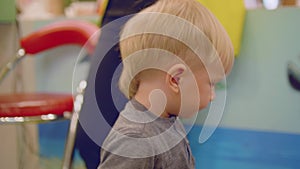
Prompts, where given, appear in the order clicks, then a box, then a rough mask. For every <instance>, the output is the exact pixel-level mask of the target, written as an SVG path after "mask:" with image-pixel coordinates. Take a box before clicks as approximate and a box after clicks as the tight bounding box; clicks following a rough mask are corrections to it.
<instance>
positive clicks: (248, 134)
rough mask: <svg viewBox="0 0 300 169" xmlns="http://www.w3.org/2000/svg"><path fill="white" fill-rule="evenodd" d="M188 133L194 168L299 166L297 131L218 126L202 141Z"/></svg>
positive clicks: (196, 129) (195, 133)
mask: <svg viewBox="0 0 300 169" xmlns="http://www.w3.org/2000/svg"><path fill="white" fill-rule="evenodd" d="M201 129H202V127H201V126H194V127H193V128H192V130H191V131H190V132H189V134H188V138H189V140H190V145H191V149H192V153H193V155H194V157H195V161H196V169H299V168H300V135H297V134H285V133H275V132H259V131H250V130H237V129H227V128H218V129H217V130H216V131H215V133H214V134H213V135H212V137H211V138H210V139H209V140H208V141H207V142H205V143H204V144H199V142H198V137H199V135H200V131H201Z"/></svg>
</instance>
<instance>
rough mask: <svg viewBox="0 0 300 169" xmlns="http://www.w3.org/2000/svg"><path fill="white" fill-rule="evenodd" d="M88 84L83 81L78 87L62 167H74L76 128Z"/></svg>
mask: <svg viewBox="0 0 300 169" xmlns="http://www.w3.org/2000/svg"><path fill="white" fill-rule="evenodd" d="M86 86H87V82H86V81H81V82H80V83H79V86H78V88H77V92H78V94H77V95H76V98H75V101H74V111H73V114H72V117H71V121H70V126H69V131H68V136H67V140H66V145H65V153H64V158H63V162H62V169H71V167H72V162H73V154H74V146H75V139H76V130H77V126H78V122H79V121H78V117H79V113H80V111H81V106H82V103H83V94H84V90H85V88H86Z"/></svg>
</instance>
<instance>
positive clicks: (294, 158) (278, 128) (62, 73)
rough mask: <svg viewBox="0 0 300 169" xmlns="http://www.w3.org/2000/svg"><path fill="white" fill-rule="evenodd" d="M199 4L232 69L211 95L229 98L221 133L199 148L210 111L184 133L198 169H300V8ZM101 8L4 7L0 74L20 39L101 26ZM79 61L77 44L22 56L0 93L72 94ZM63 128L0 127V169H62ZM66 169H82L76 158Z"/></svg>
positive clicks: (230, 0) (298, 2) (39, 0)
mask: <svg viewBox="0 0 300 169" xmlns="http://www.w3.org/2000/svg"><path fill="white" fill-rule="evenodd" d="M199 1H200V2H201V3H203V4H204V5H205V6H207V7H208V8H209V9H210V10H211V11H212V12H213V13H214V14H215V15H216V16H217V17H218V18H219V19H220V21H221V23H222V24H223V25H224V27H225V28H226V30H227V31H228V33H229V34H230V37H231V40H232V41H233V43H234V48H235V55H236V61H235V64H234V68H233V70H232V73H231V74H230V76H229V77H228V78H227V86H226V88H224V87H219V88H218V91H217V95H218V92H224V90H225V89H226V90H227V100H226V106H225V111H224V114H223V117H222V120H221V123H220V126H219V127H218V128H217V130H216V132H215V133H214V134H213V135H212V137H211V138H210V139H209V140H208V141H207V142H205V143H204V144H200V143H199V141H198V140H199V135H200V132H201V129H202V125H203V123H204V121H205V119H206V117H207V112H208V110H209V108H208V109H206V110H203V111H202V112H200V114H199V115H198V117H197V119H196V125H195V126H193V128H192V129H191V131H190V133H189V135H188V138H189V140H190V143H191V147H192V151H193V154H194V156H195V158H196V168H197V169H198V168H199V169H200V168H201V169H227V168H228V169H232V168H239V169H299V168H300V122H299V121H300V104H299V103H300V90H299V88H300V87H299V86H300V47H299V44H300V33H299V30H300V21H299V17H300V8H299V7H300V0H226V1H221V0H199ZM107 3H108V2H107V0H98V1H95V0H85V1H83V0H15V1H13V0H1V1H0V37H1V39H0V68H1V67H3V66H4V65H5V63H6V62H7V61H8V60H9V59H10V58H11V57H13V56H14V55H15V52H16V51H17V50H18V49H19V47H20V46H19V39H20V38H21V37H24V36H26V35H28V34H30V33H32V32H34V31H36V30H39V29H41V28H42V27H44V26H46V25H49V24H51V23H54V22H56V21H64V20H70V19H75V20H83V21H88V22H91V23H94V24H95V25H97V26H99V28H100V25H101V19H102V17H103V15H104V13H105V10H106V5H107ZM124 8H126V4H125V5H124ZM78 57H79V58H80V59H79V60H78V59H77V58H78ZM86 57H87V53H84V52H83V53H82V52H81V47H79V46H76V45H64V46H60V47H56V48H53V49H49V50H47V51H44V52H42V53H39V54H38V56H35V57H26V58H25V59H24V60H23V61H22V62H21V63H20V64H19V65H18V66H17V67H16V68H15V69H14V71H13V72H11V74H10V75H9V76H8V77H7V78H6V79H5V80H4V81H3V82H2V83H1V84H0V86H1V87H0V93H1V94H4V93H16V92H37V91H42V92H43V91H46V92H49V91H51V92H63V93H72V92H73V91H72V81H73V72H74V67H75V66H76V72H77V73H76V77H77V78H79V77H80V78H86V77H87V75H88V70H89V64H90V63H89V59H88V58H86ZM185 124H186V125H187V126H188V125H189V122H186V123H185ZM68 126H69V122H68V121H59V122H54V123H49V124H47V123H45V124H26V125H25V124H24V125H21V127H20V125H0V138H1V144H0V150H1V151H0V169H7V168H11V169H17V168H23V169H49V168H51V169H52V168H53V169H54V168H55V169H56V168H59V167H60V166H61V161H62V158H63V152H64V146H65V140H66V134H67V130H68ZM73 168H76V169H84V168H86V166H85V162H84V160H83V159H82V158H81V156H80V155H79V153H78V152H77V150H75V161H74V165H73Z"/></svg>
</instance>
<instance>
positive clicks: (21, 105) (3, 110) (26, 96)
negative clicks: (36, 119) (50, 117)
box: [0, 93, 73, 117]
mask: <svg viewBox="0 0 300 169" xmlns="http://www.w3.org/2000/svg"><path fill="white" fill-rule="evenodd" d="M72 110H73V96H72V95H70V94H50V93H18V94H5V95H0V117H29V116H41V115H47V114H55V115H58V116H62V115H63V114H64V112H72Z"/></svg>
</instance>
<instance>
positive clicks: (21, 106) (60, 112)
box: [0, 20, 99, 169]
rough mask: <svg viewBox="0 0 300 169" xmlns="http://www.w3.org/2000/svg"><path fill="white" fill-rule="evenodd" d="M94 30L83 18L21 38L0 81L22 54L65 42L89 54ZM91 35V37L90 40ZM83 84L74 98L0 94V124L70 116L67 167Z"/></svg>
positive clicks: (66, 153) (92, 46)
mask: <svg viewBox="0 0 300 169" xmlns="http://www.w3.org/2000/svg"><path fill="white" fill-rule="evenodd" d="M98 30H99V28H98V27H97V26H96V25H94V24H92V23H89V22H85V21H79V20H74V21H60V22H55V23H52V24H50V25H48V26H46V27H43V28H41V29H40V30H38V31H36V32H34V33H32V34H30V35H28V36H26V37H24V38H22V39H21V41H20V46H21V49H19V50H18V52H17V55H16V56H15V57H14V58H13V59H12V60H11V61H10V62H9V63H7V64H6V66H5V67H3V68H2V69H0V83H1V82H2V80H4V78H5V76H6V75H7V74H8V73H9V72H10V71H11V70H12V69H13V67H14V66H15V65H16V64H17V63H18V62H19V61H20V60H22V58H24V56H26V54H31V55H30V56H34V54H37V53H40V52H43V51H45V50H47V49H50V48H54V47H57V46H61V45H66V44H78V45H80V46H84V47H85V49H86V50H87V52H88V53H90V54H91V53H92V52H93V50H94V48H95V45H96V43H97V40H98V38H97V36H96V35H94V34H95V33H96V32H97V31H98ZM92 36H93V37H94V39H90V38H91V37H92ZM85 87H86V82H85V81H83V82H81V83H80V86H79V90H78V94H77V96H76V97H75V99H74V98H73V95H72V94H60V93H14V94H3V95H0V124H12V123H13V124H15V123H27V122H35V123H40V122H49V121H55V120H62V119H71V123H70V126H69V133H68V137H67V141H66V145H65V154H64V160H63V166H62V168H64V169H67V168H71V163H72V154H73V149H74V141H75V132H76V127H77V122H78V121H77V117H78V114H77V113H79V111H80V106H81V104H82V102H83V97H82V94H83V92H84V88H85ZM74 100H75V101H74Z"/></svg>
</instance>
